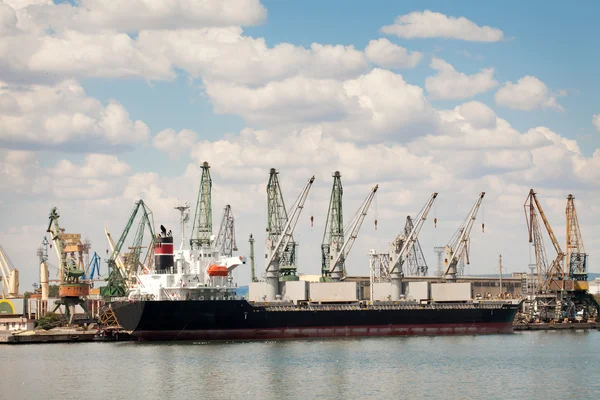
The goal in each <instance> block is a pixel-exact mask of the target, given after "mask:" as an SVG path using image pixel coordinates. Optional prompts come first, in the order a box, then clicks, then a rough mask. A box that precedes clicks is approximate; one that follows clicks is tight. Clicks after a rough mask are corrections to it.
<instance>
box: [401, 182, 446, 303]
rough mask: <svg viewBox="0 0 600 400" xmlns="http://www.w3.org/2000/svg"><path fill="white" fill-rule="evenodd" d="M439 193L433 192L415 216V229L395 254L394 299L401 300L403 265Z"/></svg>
mask: <svg viewBox="0 0 600 400" xmlns="http://www.w3.org/2000/svg"><path fill="white" fill-rule="evenodd" d="M437 195H438V194H437V193H433V194H432V195H431V197H430V198H429V200H428V201H427V203H426V204H425V206H424V207H423V209H422V210H421V211H420V212H419V214H418V215H417V218H415V220H416V223H415V224H414V225H413V229H412V230H411V231H410V233H409V234H408V236H407V237H405V238H404V244H403V245H402V248H401V249H400V251H399V252H398V253H396V254H395V256H394V258H393V259H392V262H391V263H390V265H391V269H390V279H391V282H392V292H391V295H392V301H398V300H400V294H401V293H402V277H403V276H404V272H403V271H402V265H404V262H405V261H406V259H407V258H408V254H409V253H410V252H411V250H412V248H413V246H414V244H415V242H416V241H417V238H418V237H419V232H421V228H422V227H423V224H424V223H425V220H426V219H427V214H429V210H431V206H433V202H434V201H435V199H436V197H437Z"/></svg>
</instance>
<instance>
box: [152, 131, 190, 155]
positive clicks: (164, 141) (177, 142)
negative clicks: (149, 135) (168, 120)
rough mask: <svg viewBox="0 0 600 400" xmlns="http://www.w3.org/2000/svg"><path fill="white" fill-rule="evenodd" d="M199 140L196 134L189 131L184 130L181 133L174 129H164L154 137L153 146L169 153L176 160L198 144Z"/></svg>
mask: <svg viewBox="0 0 600 400" xmlns="http://www.w3.org/2000/svg"><path fill="white" fill-rule="evenodd" d="M197 140H198V135H197V134H196V132H194V131H191V130H189V129H182V130H181V131H179V133H177V132H175V131H174V130H173V129H164V130H162V131H160V132H158V133H157V134H156V135H155V136H154V140H153V144H154V147H156V148H157V149H158V150H161V151H164V152H166V153H168V154H169V155H170V156H171V159H175V158H177V157H178V156H179V155H180V154H182V153H184V152H186V150H189V149H190V147H191V146H192V145H194V144H196V141H197Z"/></svg>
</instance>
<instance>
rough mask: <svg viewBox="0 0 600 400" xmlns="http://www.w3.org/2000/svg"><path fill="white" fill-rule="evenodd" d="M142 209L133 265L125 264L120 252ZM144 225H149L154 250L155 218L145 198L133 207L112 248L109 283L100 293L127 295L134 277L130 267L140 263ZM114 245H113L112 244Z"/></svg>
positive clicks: (109, 262)
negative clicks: (127, 289) (126, 290)
mask: <svg viewBox="0 0 600 400" xmlns="http://www.w3.org/2000/svg"><path fill="white" fill-rule="evenodd" d="M140 209H141V210H142V214H143V215H142V219H141V220H140V223H139V225H138V229H137V231H136V238H135V242H136V243H135V246H134V247H135V248H134V249H133V250H134V253H135V255H134V256H133V257H132V260H133V265H132V264H131V263H130V264H129V265H125V262H124V261H122V260H121V259H119V257H120V254H121V249H122V247H123V245H124V244H125V240H126V239H127V236H128V235H129V231H130V230H131V227H132V225H133V222H134V221H135V217H136V216H137V213H138V212H139V210H140ZM144 227H147V228H148V230H149V233H150V241H151V242H150V247H149V251H150V250H152V249H153V248H154V243H155V242H154V241H155V240H156V237H155V235H154V220H153V218H152V212H151V211H150V210H149V209H148V207H147V206H146V204H145V203H144V201H143V200H139V201H138V202H136V203H135V206H134V208H133V212H132V213H131V216H130V217H129V220H128V221H127V224H126V225H125V229H124V230H123V233H121V237H119V240H118V241H117V244H116V245H115V246H114V248H113V250H112V254H111V256H110V258H109V260H108V269H109V275H108V278H107V282H108V283H107V285H106V286H103V287H101V288H100V294H101V295H102V296H105V297H123V296H125V289H126V286H127V284H128V283H129V280H130V279H132V277H133V272H132V271H129V270H128V269H130V268H137V265H138V263H139V254H138V253H137V252H138V251H139V249H140V248H141V240H142V239H143V230H144ZM108 237H109V243H111V242H112V238H110V236H108ZM111 247H113V246H111ZM119 263H121V264H122V265H121V267H119Z"/></svg>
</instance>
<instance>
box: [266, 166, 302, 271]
mask: <svg viewBox="0 0 600 400" xmlns="http://www.w3.org/2000/svg"><path fill="white" fill-rule="evenodd" d="M277 175H279V172H277V171H276V170H275V168H271V171H270V174H269V183H268V184H267V218H268V221H267V223H268V226H267V247H272V246H274V245H275V244H276V243H277V242H278V241H279V238H280V237H281V236H282V235H283V234H284V230H285V225H286V223H287V221H288V213H287V210H286V208H285V203H284V202H283V195H282V193H281V187H280V186H279V179H278V177H277ZM297 246H298V244H297V243H296V242H295V241H294V238H293V237H292V238H291V240H290V241H289V242H288V244H287V246H286V247H285V249H284V250H283V253H282V254H281V258H280V267H279V279H280V280H283V281H286V280H298V279H299V278H298V276H297V275H296V270H297V267H296V247H297Z"/></svg>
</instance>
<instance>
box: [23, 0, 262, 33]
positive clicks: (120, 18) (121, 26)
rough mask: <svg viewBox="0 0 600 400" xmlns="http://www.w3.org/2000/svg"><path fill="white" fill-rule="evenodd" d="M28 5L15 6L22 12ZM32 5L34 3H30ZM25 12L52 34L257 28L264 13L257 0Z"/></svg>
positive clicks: (137, 1)
mask: <svg viewBox="0 0 600 400" xmlns="http://www.w3.org/2000/svg"><path fill="white" fill-rule="evenodd" d="M27 3H29V2H25V3H22V4H18V5H17V4H15V6H16V7H18V8H24V7H23V6H24V5H27ZM31 3H33V2H31ZM39 3H41V4H33V5H30V6H29V7H27V8H26V9H25V11H26V12H27V13H28V15H29V16H30V18H31V19H33V20H34V21H35V22H36V23H38V24H43V25H47V26H49V27H51V28H52V29H54V30H63V29H76V30H79V31H97V30H102V29H108V30H116V31H120V32H136V31H139V30H142V29H179V28H199V27H211V26H236V25H244V26H247V25H257V24H260V23H262V22H264V21H265V19H266V16H267V10H266V9H265V8H264V7H263V6H262V4H260V1H259V0H129V1H127V2H124V3H117V2H114V1H110V0H81V1H79V2H78V3H77V5H76V6H73V5H71V4H69V3H62V4H58V5H55V4H53V3H52V2H51V1H50V2H47V1H41V2H39Z"/></svg>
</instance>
